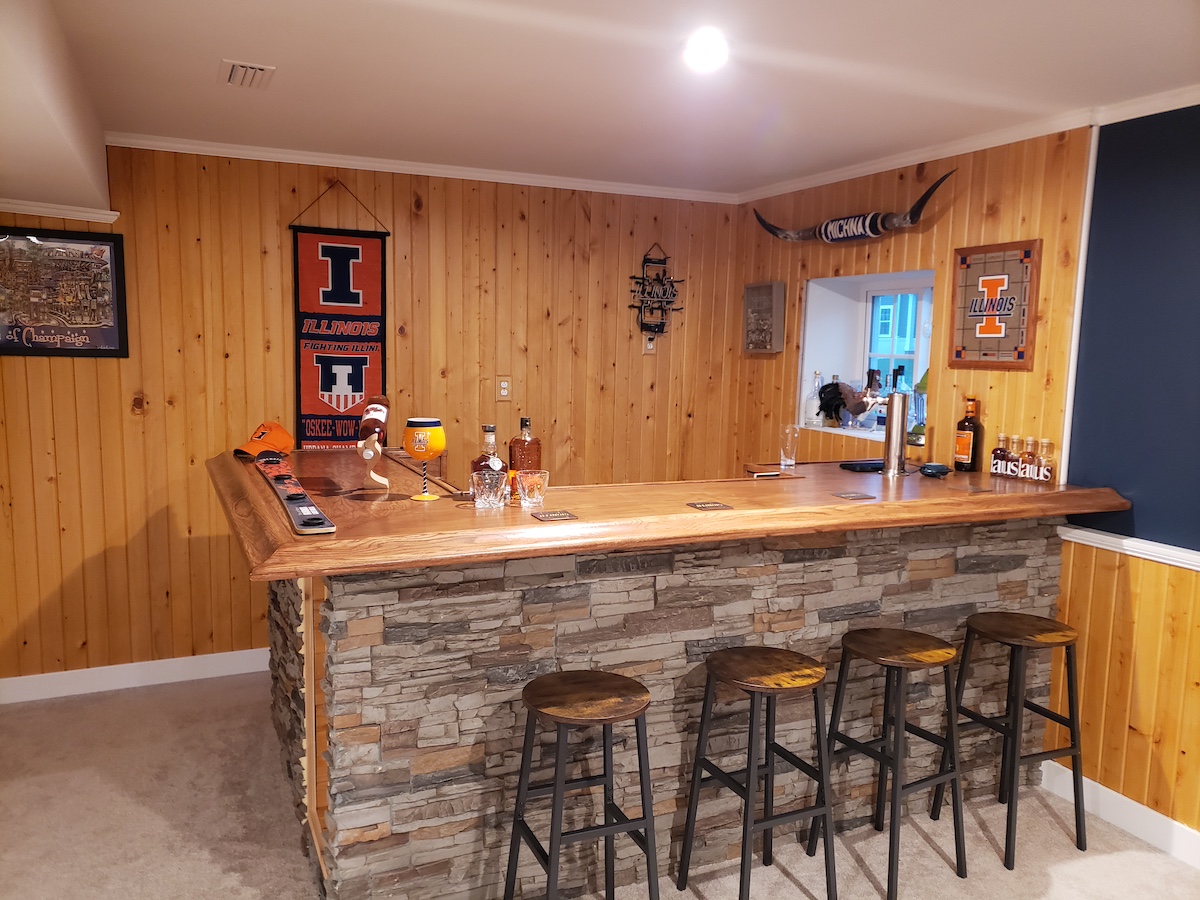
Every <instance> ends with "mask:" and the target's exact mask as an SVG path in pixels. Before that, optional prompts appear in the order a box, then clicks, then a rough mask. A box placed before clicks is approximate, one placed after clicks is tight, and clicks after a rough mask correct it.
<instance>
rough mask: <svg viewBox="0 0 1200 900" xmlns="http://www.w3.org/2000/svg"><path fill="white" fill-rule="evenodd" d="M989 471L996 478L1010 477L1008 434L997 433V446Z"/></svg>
mask: <svg viewBox="0 0 1200 900" xmlns="http://www.w3.org/2000/svg"><path fill="white" fill-rule="evenodd" d="M989 471H990V472H991V473H992V476H993V477H995V478H1007V477H1008V435H1007V434H998V435H996V447H995V449H994V450H992V465H991V468H990V469H989Z"/></svg>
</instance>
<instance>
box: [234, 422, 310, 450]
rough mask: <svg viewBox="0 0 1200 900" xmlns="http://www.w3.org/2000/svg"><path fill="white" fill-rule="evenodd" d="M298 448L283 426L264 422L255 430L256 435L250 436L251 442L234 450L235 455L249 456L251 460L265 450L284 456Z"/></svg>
mask: <svg viewBox="0 0 1200 900" xmlns="http://www.w3.org/2000/svg"><path fill="white" fill-rule="evenodd" d="M295 446H296V442H295V441H294V440H292V436H291V435H290V434H288V433H287V431H286V430H285V429H284V427H283V426H282V425H280V424H279V423H278V422H263V423H262V424H261V425H259V426H258V427H257V428H255V429H254V434H252V435H251V436H250V440H248V441H246V443H244V444H242V446H240V447H238V448H237V449H236V450H234V451H233V452H234V453H239V454H243V455H245V456H249V457H250V458H251V459H253V458H254V457H256V456H258V454H260V453H262V452H263V451H264V450H270V451H271V452H273V453H282V454H283V455H284V456H286V455H287V454H289V453H291V452H292V448H294V447H295Z"/></svg>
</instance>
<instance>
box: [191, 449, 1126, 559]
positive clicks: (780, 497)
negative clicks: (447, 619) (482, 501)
mask: <svg viewBox="0 0 1200 900" xmlns="http://www.w3.org/2000/svg"><path fill="white" fill-rule="evenodd" d="M289 459H290V461H291V463H292V468H293V470H294V471H295V473H296V476H297V478H299V480H300V482H301V483H302V484H303V485H304V488H305V490H307V491H308V493H309V495H310V496H311V497H312V498H313V499H314V500H315V501H316V503H317V505H318V506H320V508H321V509H322V511H323V512H324V513H325V515H326V516H328V517H329V518H330V519H331V520H332V521H333V522H334V523H335V524H336V525H337V533H336V534H329V535H306V536H301V535H297V534H294V533H293V532H292V530H291V527H290V524H289V522H288V519H287V515H286V513H285V512H284V510H283V508H282V506H281V505H280V503H279V501H278V500H277V498H276V497H275V495H274V493H273V492H272V490H271V488H270V487H269V486H268V485H267V483H266V481H265V480H264V479H263V477H262V476H261V475H260V474H259V473H258V471H257V470H256V469H255V468H254V465H253V464H252V463H250V462H245V461H242V460H240V459H238V458H236V457H235V456H234V455H233V454H232V453H223V454H221V455H220V456H216V457H213V458H212V459H210V460H209V461H208V463H207V466H208V472H209V477H210V478H211V479H212V482H213V485H214V487H215V488H216V491H217V496H218V497H219V498H220V501H221V505H222V507H223V508H224V510H225V515H226V516H227V517H228V519H229V523H230V526H231V527H232V529H233V533H234V535H235V537H236V538H237V540H238V542H239V544H240V545H241V547H242V549H243V551H244V552H245V554H246V558H247V559H248V560H249V561H250V577H251V578H252V579H254V580H256V581H270V580H274V579H281V578H298V577H303V576H310V575H349V574H354V573H367V572H385V571H391V570H395V569H410V568H418V567H421V566H437V565H458V564H463V563H473V562H488V561H495V560H502V559H519V558H523V557H534V556H557V555H563V554H569V553H604V552H613V551H620V550H634V549H642V548H651V547H669V546H677V545H680V544H694V543H703V542H709V541H723V540H744V539H747V538H757V537H781V536H785V535H795V534H804V533H813V532H832V531H854V530H858V529H863V528H896V527H901V526H917V525H945V524H966V523H985V522H996V521H1003V520H1006V519H1033V518H1039V517H1045V516H1065V515H1072V514H1077V513H1093V512H1109V511H1114V510H1121V509H1128V508H1129V503H1128V501H1126V500H1125V499H1124V498H1122V497H1121V496H1120V495H1118V494H1117V493H1116V492H1115V491H1113V490H1111V489H1110V488H1077V487H1069V486H1064V487H1057V486H1050V485H1033V484H1025V483H1021V482H1014V481H1009V480H1007V479H994V480H993V479H992V478H991V477H990V476H988V475H986V474H981V473H972V474H969V475H965V474H958V473H955V474H951V475H948V476H947V477H946V478H944V479H936V478H926V477H925V476H923V475H920V474H918V473H917V472H916V470H915V468H913V469H912V471H911V473H910V474H909V475H907V476H905V477H901V478H885V477H884V476H882V475H879V474H863V473H855V472H847V471H845V470H844V469H841V468H839V467H838V465H837V463H814V464H810V465H801V466H799V467H798V469H797V473H798V475H800V477H790V478H758V479H754V478H738V479H731V480H728V481H676V482H665V483H660V484H607V485H587V486H581V487H554V486H553V483H554V481H553V473H551V485H552V486H551V488H550V490H549V492H548V494H547V497H546V505H545V507H544V509H546V510H568V511H570V512H572V513H574V514H575V515H576V516H577V517H578V518H576V519H571V520H568V521H562V522H541V521H538V520H537V519H534V518H533V516H532V515H531V514H530V512H531V511H529V510H524V509H521V508H520V507H518V506H511V507H508V508H505V509H493V510H476V509H475V506H474V504H473V503H471V502H469V501H461V500H455V499H452V498H450V497H447V496H443V497H442V499H440V500H437V501H434V502H418V501H414V500H410V499H408V495H409V494H411V493H416V492H417V491H416V489H417V488H419V486H420V477H419V476H418V475H416V474H414V473H413V472H412V471H411V470H410V469H409V468H408V467H407V466H405V465H404V464H403V463H401V462H400V461H398V460H396V459H392V458H390V457H385V458H384V460H383V461H382V462H381V463H380V465H379V468H378V469H377V471H379V472H380V473H381V474H385V475H387V476H388V477H389V478H391V479H392V484H393V489H394V490H395V489H396V488H397V487H400V488H401V490H402V491H403V493H391V494H386V493H384V492H382V491H376V492H371V491H366V490H364V489H363V487H362V485H363V473H364V471H365V465H364V463H363V462H362V460H360V459H359V457H358V454H357V453H355V452H354V451H353V450H307V451H305V450H298V451H296V452H295V453H293V454H292V455H291V456H290V457H289ZM845 492H859V493H865V494H869V495H871V496H870V499H846V498H843V497H839V496H836V495H837V494H839V493H845ZM438 493H442V494H444V493H445V491H444V490H439V491H438ZM713 501H715V502H718V503H724V504H726V505H728V506H730V507H731V509H716V510H711V511H706V510H700V509H695V508H693V507H690V506H688V505H687V504H688V503H690V502H713Z"/></svg>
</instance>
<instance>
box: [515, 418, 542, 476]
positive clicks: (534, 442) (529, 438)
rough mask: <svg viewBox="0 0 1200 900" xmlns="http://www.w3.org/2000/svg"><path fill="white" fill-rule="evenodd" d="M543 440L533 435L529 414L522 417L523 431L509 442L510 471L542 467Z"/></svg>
mask: <svg viewBox="0 0 1200 900" xmlns="http://www.w3.org/2000/svg"><path fill="white" fill-rule="evenodd" d="M541 467H542V442H541V441H540V440H538V439H537V438H535V437H534V436H533V432H532V430H531V428H530V419H529V416H522V417H521V433H520V434H518V435H517V436H516V437H514V438H513V439H512V440H510V441H509V442H508V471H509V472H510V473H515V472H519V471H521V470H522V469H540V468H541Z"/></svg>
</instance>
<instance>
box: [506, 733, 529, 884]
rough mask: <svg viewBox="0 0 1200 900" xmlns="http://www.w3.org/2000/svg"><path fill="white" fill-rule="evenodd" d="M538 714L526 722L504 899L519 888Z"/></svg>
mask: <svg viewBox="0 0 1200 900" xmlns="http://www.w3.org/2000/svg"><path fill="white" fill-rule="evenodd" d="M536 731H537V716H535V715H534V714H533V713H529V715H528V721H526V723H525V744H524V746H523V747H522V748H521V771H520V773H519V774H518V775H517V800H516V803H515V804H514V806H513V827H512V838H511V839H510V840H509V842H508V874H507V875H506V876H505V878H504V900H513V893H514V892H515V891H516V888H517V858H518V855H519V854H520V852H521V829H520V825H522V824H524V822H525V800H526V797H527V795H528V793H529V770H530V768H531V767H532V765H533V740H534V736H535V733H536Z"/></svg>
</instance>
